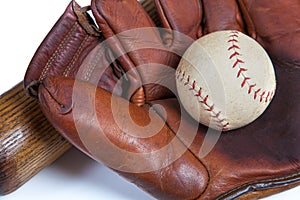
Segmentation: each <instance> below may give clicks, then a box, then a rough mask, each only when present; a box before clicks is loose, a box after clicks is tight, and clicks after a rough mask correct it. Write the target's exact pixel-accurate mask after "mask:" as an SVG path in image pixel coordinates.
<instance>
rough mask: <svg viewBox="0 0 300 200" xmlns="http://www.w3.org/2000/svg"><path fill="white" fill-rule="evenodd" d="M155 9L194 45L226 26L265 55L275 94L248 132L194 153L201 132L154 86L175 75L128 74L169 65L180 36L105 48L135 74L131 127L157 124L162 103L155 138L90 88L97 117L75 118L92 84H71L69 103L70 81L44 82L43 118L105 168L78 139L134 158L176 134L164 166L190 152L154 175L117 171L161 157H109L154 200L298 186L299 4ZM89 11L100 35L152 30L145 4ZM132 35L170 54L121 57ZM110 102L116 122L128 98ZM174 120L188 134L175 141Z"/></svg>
mask: <svg viewBox="0 0 300 200" xmlns="http://www.w3.org/2000/svg"><path fill="white" fill-rule="evenodd" d="M155 3H156V5H157V10H158V12H159V14H160V17H161V19H162V22H163V25H164V27H166V28H168V29H174V30H177V31H180V32H182V33H184V34H185V35H188V36H189V37H190V38H192V39H197V38H199V37H201V36H203V35H205V34H207V33H209V32H212V31H217V30H223V29H237V30H240V31H242V32H244V33H247V34H249V35H250V36H251V37H253V38H254V39H256V40H257V41H258V42H259V43H260V44H261V45H262V46H263V47H264V48H265V49H266V50H267V51H268V53H269V55H270V56H271V59H272V61H273V63H274V67H275V71H276V76H277V91H276V95H275V97H274V99H273V101H272V102H271V104H270V106H269V108H268V109H267V110H266V112H265V113H264V114H263V115H262V116H261V117H260V118H259V119H258V120H256V121H255V122H253V123H251V124H250V125H248V126H247V127H244V128H241V129H238V130H235V131H230V132H227V133H224V134H222V135H221V137H220V139H219V141H218V142H217V144H216V146H215V147H214V148H213V150H212V151H211V152H210V153H209V154H208V155H207V156H205V157H200V156H199V150H200V147H201V145H202V143H203V140H204V137H205V136H206V133H207V128H206V127H204V126H202V125H199V124H197V123H195V122H194V121H193V120H192V119H190V117H189V116H188V115H187V114H186V113H185V112H184V111H181V109H180V104H179V103H178V100H177V99H176V98H173V97H172V96H173V94H171V93H170V92H169V91H168V90H166V89H165V88H163V87H161V86H159V85H158V84H157V83H160V81H161V79H163V80H165V77H167V79H168V81H167V82H171V83H172V79H174V74H168V73H165V71H161V70H160V69H159V67H157V66H154V67H153V66H151V65H149V69H148V68H146V70H145V71H144V70H142V71H140V70H135V67H137V66H140V65H145V64H149V63H159V64H163V65H168V66H170V67H171V68H176V65H177V62H178V60H179V59H178V56H176V55H174V53H170V52H168V50H174V51H176V52H177V50H179V51H180V50H181V51H184V50H185V49H184V48H186V47H187V46H188V44H189V43H188V42H190V41H191V40H184V41H185V42H187V43H182V44H181V45H180V42H181V41H183V39H184V38H182V36H180V35H179V36H178V35H174V34H170V32H168V31H163V32H159V31H157V30H156V29H151V31H150V32H147V33H148V34H146V35H142V36H140V35H138V34H136V35H135V34H131V35H130V34H129V35H126V34H125V35H122V34H121V35H120V37H116V38H113V40H111V41H112V42H110V43H109V46H110V47H111V50H112V52H113V53H114V54H116V55H118V56H119V57H118V58H119V59H118V63H119V65H118V66H119V67H120V66H121V67H122V69H123V70H124V71H125V72H127V71H132V73H130V74H129V76H130V78H129V86H128V87H129V89H128V91H131V89H130V88H131V87H132V88H135V89H132V91H135V92H133V93H132V97H131V98H130V99H131V100H132V101H133V103H135V104H137V105H139V106H140V107H137V106H136V105H134V104H130V105H129V110H130V113H131V119H133V121H134V123H136V124H138V125H139V126H141V127H146V126H147V125H148V123H158V122H159V120H158V121H154V122H153V121H152V122H149V116H148V114H147V113H148V110H149V106H151V105H155V104H158V105H162V106H163V107H164V109H165V113H164V112H163V111H162V109H161V108H160V107H154V109H156V113H157V114H155V113H154V115H155V116H156V117H159V118H161V119H166V124H165V125H164V126H163V128H162V129H161V130H160V131H158V132H157V133H156V135H154V136H151V137H149V138H139V137H133V136H131V135H130V134H128V133H130V131H128V130H131V129H130V127H128V126H129V125H128V124H127V123H126V119H124V123H123V124H122V126H121V127H120V124H116V123H115V119H114V116H113V112H112V107H111V106H112V104H111V102H110V101H111V93H110V92H107V91H105V90H103V89H102V88H100V87H98V88H97V89H96V96H95V97H96V98H95V102H96V103H95V112H93V111H91V110H86V111H84V110H83V111H82V117H81V118H80V119H75V120H76V121H74V115H73V114H74V113H73V112H74V105H76V104H79V102H81V101H82V102H86V104H87V105H88V103H89V102H92V103H94V102H93V98H92V97H93V94H94V93H95V91H94V89H95V88H94V86H93V85H92V84H88V83H85V82H81V81H77V82H76V83H78V85H77V87H76V90H78V91H82V92H81V93H79V96H78V97H79V98H77V99H76V98H75V100H74V99H72V95H73V89H74V87H73V85H74V80H73V79H71V78H62V77H52V78H46V79H45V80H44V81H43V82H42V83H43V84H42V85H40V87H39V100H40V103H41V107H42V110H43V111H44V113H45V115H46V116H47V117H48V119H49V120H50V121H51V122H52V123H53V125H54V126H55V127H56V128H57V129H58V130H59V131H60V132H61V133H62V134H63V135H64V136H65V137H66V138H68V139H69V140H70V141H71V142H72V143H73V144H74V145H76V146H77V147H78V148H80V149H81V150H83V151H84V152H85V153H87V154H88V155H90V156H91V157H93V158H95V159H96V160H99V161H101V162H104V163H106V164H107V165H108V166H109V163H110V162H109V161H108V160H106V159H101V158H102V157H101V155H98V154H95V152H93V151H91V149H89V148H87V147H86V146H85V145H84V144H83V143H82V139H84V141H85V142H88V144H90V145H93V144H94V145H95V141H97V142H98V143H96V144H98V145H95V146H94V147H95V148H98V149H97V151H98V152H100V153H101V152H102V153H103V154H105V152H106V153H108V154H109V152H110V150H112V149H110V148H109V146H107V144H106V143H105V142H103V141H104V138H109V140H110V141H111V142H112V143H113V144H114V145H115V146H118V147H119V148H121V149H125V150H127V151H129V152H138V153H147V152H152V151H154V150H158V149H160V148H161V147H163V146H165V145H167V144H168V143H169V142H170V141H171V139H172V138H173V139H174V138H175V139H174V141H175V143H174V145H172V146H171V147H170V149H169V151H166V152H164V154H163V156H164V157H165V158H166V160H168V159H169V158H170V157H172V155H173V154H176V152H178V151H179V150H180V149H182V148H183V149H184V148H185V147H187V148H188V150H187V151H185V152H184V153H183V154H182V156H181V157H180V158H179V159H177V160H176V161H175V162H173V163H172V164H171V165H168V166H165V167H163V168H162V169H159V170H154V171H151V172H147V173H127V172H122V169H123V168H122V167H124V166H126V165H128V166H129V168H139V167H140V165H145V166H157V165H162V163H163V161H162V160H161V159H155V158H151V159H149V158H148V157H146V158H145V160H144V162H142V163H141V162H137V163H134V162H133V161H132V159H130V157H121V158H120V155H118V154H112V155H110V156H109V157H110V158H112V160H113V163H116V165H117V166H119V168H115V170H116V171H117V172H119V173H120V174H121V175H123V176H124V177H126V178H127V179H129V181H131V182H134V183H135V184H137V185H138V186H139V187H141V188H142V189H144V190H146V191H148V192H149V193H151V194H152V195H153V196H155V197H157V198H159V199H198V198H199V199H214V198H220V199H226V198H229V199H232V198H237V197H240V198H258V197H263V196H266V195H270V194H272V193H275V192H279V191H281V190H284V189H288V188H290V187H293V186H295V185H298V184H299V181H300V165H299V164H300V146H299V145H298V144H299V142H300V138H299V135H298V132H299V131H298V129H299V124H298V123H297V122H298V121H299V111H300V108H299V100H300V94H299V89H300V88H299V78H300V72H299V60H300V55H299V52H298V49H299V46H300V41H299V38H300V37H299V28H300V21H299V20H297V19H299V17H300V16H299V13H298V11H299V10H300V3H299V1H297V0H289V1H284V2H277V3H276V4H274V3H273V1H270V0H260V1H258V0H256V1H255V0H251V1H250V0H248V1H247V0H239V1H233V0H224V1H215V0H209V1H205V0H204V1H197V0H190V1H177V0H175V1H174V0H173V1H171V0H164V1H163V0H155ZM92 11H93V13H94V16H95V18H96V21H97V23H98V25H99V27H100V29H101V30H102V32H103V36H104V37H105V38H110V37H112V36H114V35H115V34H118V33H122V32H123V31H127V30H130V29H133V28H138V27H153V26H154V23H153V22H152V21H151V19H150V18H149V16H148V15H147V14H146V13H145V11H144V10H143V8H142V7H141V6H140V5H139V4H138V3H137V2H136V1H134V0H128V1H119V0H93V1H92ZM131 33H132V32H131ZM137 33H139V32H137ZM137 38H138V39H141V38H145V40H146V41H152V42H153V43H155V45H158V46H159V47H161V46H163V47H167V48H161V49H163V50H156V49H155V48H150V49H138V50H135V51H133V52H129V53H128V52H127V51H128V49H131V46H132V45H134V44H135V42H136V40H135V39H137ZM180 48H182V49H180ZM158 66H159V65H158ZM151 67H152V68H151ZM121 71H122V70H121ZM124 71H122V73H124ZM122 73H121V74H122ZM152 76H154V77H152ZM148 78H149V79H151V80H153V79H154V80H155V82H154V84H146V85H145V86H143V87H140V88H139V89H138V92H136V85H137V86H139V84H141V83H143V82H147V79H148ZM173 82H174V80H173ZM100 86H101V85H100ZM76 90H75V91H76ZM116 99H117V101H116V102H117V105H118V108H119V109H118V111H119V112H118V116H123V115H124V116H125V113H126V109H127V108H128V107H127V104H128V102H127V100H124V99H122V98H118V97H116ZM76 101H79V102H77V103H76ZM144 103H146V104H144ZM93 105H94V104H93ZM122 108H123V109H122ZM124 108H125V109H124ZM93 116H96V117H97V119H98V121H99V122H101V124H102V125H103V126H104V128H102V129H99V127H97V125H96V122H95V121H93V120H91V117H93ZM75 122H76V123H75ZM76 124H79V126H80V127H83V130H84V128H85V129H86V130H87V131H86V135H85V136H84V138H82V136H79V135H78V127H76ZM181 124H184V125H185V126H184V127H185V129H184V133H185V134H180V135H178V134H177V133H178V127H179V125H181ZM195 128H196V129H197V134H196V136H195V138H194V140H193V142H192V144H191V145H189V144H188V142H187V141H188V140H189V139H190V137H191V133H192V132H193V131H192V130H194V129H195ZM133 132H136V134H138V136H139V134H143V133H142V132H143V131H141V130H140V129H137V130H134V131H133ZM99 133H100V135H99ZM176 134H177V135H176ZM104 136H105V137H104ZM99 144H101V145H99ZM99 158H100V159H99ZM128 166H127V167H128Z"/></svg>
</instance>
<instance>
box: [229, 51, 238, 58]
mask: <svg viewBox="0 0 300 200" xmlns="http://www.w3.org/2000/svg"><path fill="white" fill-rule="evenodd" d="M239 55H240V53H239V52H237V51H235V52H234V53H233V54H231V56H230V57H229V59H232V58H233V57H236V56H239Z"/></svg>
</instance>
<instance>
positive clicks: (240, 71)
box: [237, 67, 247, 78]
mask: <svg viewBox="0 0 300 200" xmlns="http://www.w3.org/2000/svg"><path fill="white" fill-rule="evenodd" d="M245 71H247V69H246V68H242V67H241V68H240V70H239V72H238V74H237V78H238V77H240V75H241V73H242V72H245Z"/></svg>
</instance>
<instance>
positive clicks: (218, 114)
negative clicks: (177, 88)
mask: <svg viewBox="0 0 300 200" xmlns="http://www.w3.org/2000/svg"><path fill="white" fill-rule="evenodd" d="M176 73H177V76H176V78H177V80H179V81H180V82H182V83H183V86H186V87H187V88H188V90H189V91H191V92H193V94H194V96H195V97H196V98H197V100H198V102H199V103H200V104H201V105H202V106H203V107H204V108H205V111H207V112H208V113H210V116H211V120H213V121H214V122H216V126H217V127H218V128H219V129H220V130H223V131H226V130H228V126H229V122H227V121H226V119H225V118H224V117H223V116H222V111H216V108H215V104H214V103H213V102H212V101H210V99H209V96H208V95H207V94H204V92H203V91H202V87H200V86H198V84H197V82H196V80H191V76H190V75H186V73H185V71H181V70H179V71H177V72H176Z"/></svg>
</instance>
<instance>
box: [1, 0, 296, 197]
mask: <svg viewBox="0 0 300 200" xmlns="http://www.w3.org/2000/svg"><path fill="white" fill-rule="evenodd" d="M69 1H70V0H51V1H49V0H26V1H24V0H14V1H9V0H6V1H1V8H2V9H1V11H0V25H1V29H0V55H1V57H0V61H1V66H0V94H2V93H3V92H5V91H7V90H9V89H10V88H11V87H13V86H14V85H16V84H17V83H19V82H20V81H21V80H22V79H23V76H24V73H25V70H26V68H27V65H28V63H29V62H30V59H31V57H32V56H33V54H34V52H35V50H36V49H37V47H38V45H39V44H40V43H41V41H42V40H43V38H44V37H45V36H46V34H47V33H48V31H49V30H50V28H51V27H52V26H53V25H54V23H55V22H56V21H57V19H58V18H59V16H60V15H61V14H62V13H63V12H64V10H65V8H66V7H67V5H68V3H69ZM77 2H78V3H79V4H80V5H81V6H85V5H89V4H90V2H89V0H78V1H77ZM0 145H1V144H0ZM299 197H300V187H298V188H295V189H292V190H289V191H286V192H283V193H280V194H278V195H274V196H272V197H269V198H267V199H268V200H279V199H289V200H296V199H297V200H298V199H299ZM0 199H1V200H2V199H3V200H27V199H28V200H29V199H30V200H53V199H58V200H60V199H67V200H70V199H71V200H79V199H80V200H81V199H89V200H102V199H103V200H104V199H105V200H107V199H114V200H126V199H131V200H141V199H142V200H150V199H153V198H152V197H150V196H149V195H148V194H146V193H144V192H143V191H141V190H140V189H138V188H137V187H135V186H134V185H133V184H131V183H128V182H127V181H125V180H124V179H122V178H120V177H119V176H118V175H116V174H114V173H113V172H111V171H110V170H108V169H107V168H106V167H104V166H102V165H101V164H98V163H96V162H95V161H93V160H91V159H90V158H88V157H87V156H85V155H83V154H82V153H80V152H79V151H78V150H75V149H74V148H73V149H71V151H69V152H68V153H66V154H65V155H64V156H63V157H61V158H60V159H58V160H57V161H56V162H55V163H54V164H52V165H51V166H49V167H47V168H46V169H44V170H43V171H42V172H41V173H39V174H38V175H36V176H35V177H34V178H33V179H31V180H30V181H29V182H27V183H26V184H25V185H24V186H23V187H21V188H20V189H18V190H17V191H16V192H14V193H12V194H10V195H7V196H4V197H0Z"/></svg>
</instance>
